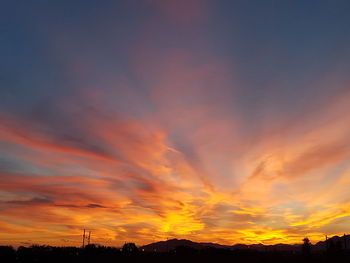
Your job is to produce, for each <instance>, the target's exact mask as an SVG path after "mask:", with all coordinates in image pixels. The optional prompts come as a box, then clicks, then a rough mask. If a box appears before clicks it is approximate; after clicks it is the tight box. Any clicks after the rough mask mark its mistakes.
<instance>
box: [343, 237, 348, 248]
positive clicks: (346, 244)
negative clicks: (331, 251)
mask: <svg viewBox="0 0 350 263" xmlns="http://www.w3.org/2000/svg"><path fill="white" fill-rule="evenodd" d="M343 237H344V249H346V247H347V246H346V245H347V244H346V235H345V233H344V236H343Z"/></svg>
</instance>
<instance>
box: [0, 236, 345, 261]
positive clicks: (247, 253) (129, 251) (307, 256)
mask: <svg viewBox="0 0 350 263" xmlns="http://www.w3.org/2000/svg"><path fill="white" fill-rule="evenodd" d="M181 261H184V262H201V261H203V262H204V261H205V262H206V261H209V262H210V261H213V262H214V261H216V262H248V263H250V262H252V263H253V262H256V263H264V262H266V263H268V262H276V263H277V262H278V263H281V262H286V263H289V262H349V263H350V253H349V251H348V250H345V249H340V248H339V249H337V248H336V247H330V248H328V249H326V250H324V251H313V250H312V247H311V245H309V243H308V242H307V241H304V245H303V246H301V247H300V251H258V250H255V249H235V250H230V249H222V248H209V247H208V248H204V249H195V248H193V247H186V246H178V247H176V248H175V249H173V250H171V251H168V252H156V251H154V252H146V251H142V249H141V250H140V249H138V248H137V247H136V246H135V245H134V244H133V243H127V244H125V245H124V247H123V248H122V249H119V248H115V247H105V246H97V245H88V246H86V247H85V248H77V247H51V246H38V245H33V246H30V247H19V248H18V249H14V248H12V247H10V246H1V247H0V262H5V263H34V262H35V263H49V262H50V263H69V262H75V263H80V262H91V263H92V262H99V263H109V262H114V263H117V262H181Z"/></svg>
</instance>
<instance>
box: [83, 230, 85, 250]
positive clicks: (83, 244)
mask: <svg viewBox="0 0 350 263" xmlns="http://www.w3.org/2000/svg"><path fill="white" fill-rule="evenodd" d="M84 247H85V229H84V233H83V248H84Z"/></svg>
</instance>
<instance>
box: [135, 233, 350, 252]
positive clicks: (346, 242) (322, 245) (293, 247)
mask: <svg viewBox="0 0 350 263" xmlns="http://www.w3.org/2000/svg"><path fill="white" fill-rule="evenodd" d="M327 242H328V243H327ZM327 242H326V241H320V242H317V243H316V244H314V245H312V246H311V247H312V249H313V250H326V249H327V248H329V246H330V245H331V244H334V246H335V245H336V244H338V246H341V248H342V249H350V235H345V236H341V237H339V236H333V237H331V238H328V241H327ZM177 247H189V248H194V249H197V250H201V249H206V248H216V249H227V250H256V251H281V252H282V251H300V249H301V243H300V244H275V245H264V244H251V245H246V244H235V245H231V246H230V245H221V244H217V243H205V242H193V241H191V240H187V239H176V238H175V239H169V240H166V241H159V242H155V243H151V244H148V245H145V246H142V247H140V249H141V250H142V251H146V252H168V251H172V250H174V249H176V248H177Z"/></svg>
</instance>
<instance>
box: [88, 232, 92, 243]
mask: <svg viewBox="0 0 350 263" xmlns="http://www.w3.org/2000/svg"><path fill="white" fill-rule="evenodd" d="M90 236H91V231H89V237H88V245H90Z"/></svg>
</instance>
